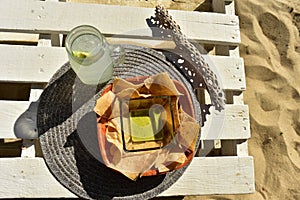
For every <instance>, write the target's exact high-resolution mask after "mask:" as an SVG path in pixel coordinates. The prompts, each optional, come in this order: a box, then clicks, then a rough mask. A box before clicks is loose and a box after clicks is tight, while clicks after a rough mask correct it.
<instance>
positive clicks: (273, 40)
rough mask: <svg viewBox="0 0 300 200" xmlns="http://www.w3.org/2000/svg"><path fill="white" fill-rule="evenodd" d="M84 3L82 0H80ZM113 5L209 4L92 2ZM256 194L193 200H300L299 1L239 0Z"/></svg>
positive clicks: (202, 6) (203, 6) (184, 3)
mask: <svg viewBox="0 0 300 200" xmlns="http://www.w3.org/2000/svg"><path fill="white" fill-rule="evenodd" d="M80 1H83V0H80ZM96 1H97V2H100V3H107V4H115V5H134V6H143V7H154V6H155V5H157V4H158V3H161V4H163V5H164V6H165V7H167V8H169V9H183V10H201V11H203V10H204V11H210V10H211V7H210V4H211V1H209V0H206V1H199V0H192V1H188V0H180V1H177V0H173V1H171V0H161V1H150V0H149V1H147V0H140V1H132V0H131V1H125V0H115V1H114V0H111V1H108V0H106V1H105V0H94V1H89V2H96ZM236 13H237V15H238V16H239V18H240V27H241V39H242V43H241V45H240V54H241V57H243V58H244V61H245V69H246V77H247V89H246V92H245V93H244V100H245V104H248V105H249V108H250V120H251V121H250V123H251V134H252V137H251V139H250V140H249V154H250V155H252V156H253V157H254V162H255V184H256V192H255V193H254V194H247V195H214V196H194V197H184V199H186V200H195V199H248V200H252V199H253V200H254V199H255V200H260V199H272V200H273V199H275V200H276V199H280V200H281V199H300V78H299V77H300V37H299V35H300V1H299V0H294V1H292V0H272V1H270V0H268V1H262V0H247V1H246V0H238V1H236Z"/></svg>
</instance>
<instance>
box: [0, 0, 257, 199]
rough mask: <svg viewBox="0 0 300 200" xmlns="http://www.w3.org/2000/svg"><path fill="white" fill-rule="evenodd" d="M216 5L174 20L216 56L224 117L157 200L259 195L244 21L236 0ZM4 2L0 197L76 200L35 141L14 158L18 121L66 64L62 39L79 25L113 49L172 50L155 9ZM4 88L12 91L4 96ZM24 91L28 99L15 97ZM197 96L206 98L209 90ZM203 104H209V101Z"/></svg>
mask: <svg viewBox="0 0 300 200" xmlns="http://www.w3.org/2000/svg"><path fill="white" fill-rule="evenodd" d="M212 2H213V3H212V5H213V9H214V12H192V11H175V10H170V11H169V13H170V14H171V15H172V16H173V17H174V19H175V21H176V22H177V23H178V24H179V25H180V26H181V28H182V32H183V33H185V34H186V35H187V36H188V37H189V38H190V39H193V40H195V41H197V42H198V43H199V44H201V45H204V46H205V45H208V46H210V47H212V49H214V53H212V54H207V55H204V56H205V57H206V58H207V59H209V60H211V61H212V62H213V63H214V66H215V67H216V70H217V72H216V73H217V74H218V75H219V77H220V79H221V82H222V84H223V87H224V89H225V91H226V95H227V104H226V106H225V112H223V113H219V112H218V111H215V110H213V109H211V110H210V112H211V115H208V116H207V121H206V122H205V124H204V127H203V128H202V135H201V147H200V148H202V149H201V150H200V151H199V152H200V153H199V154H198V155H197V157H195V158H194V160H193V161H192V163H191V165H190V166H189V167H188V169H187V170H186V172H185V173H184V174H183V176H182V177H181V178H180V179H179V180H178V181H177V182H176V183H175V184H174V185H173V186H171V187H170V188H169V189H168V190H166V191H165V192H163V193H162V194H161V195H160V196H178V195H204V194H205V195H207V194H243V193H253V192H254V171H253V168H254V166H253V158H252V157H251V156H249V155H248V149H247V140H248V139H249V138H250V122H249V111H248V106H247V105H244V102H243V91H245V89H246V83H245V72H244V66H243V59H242V58H240V57H239V49H238V45H239V43H240V32H239V20H238V17H237V16H236V15H235V13H234V1H228V0H213V1H212ZM0 3H1V6H0V57H1V62H0V65H1V73H0V87H1V88H2V89H1V93H2V94H1V100H0V109H1V112H0V124H1V125H0V138H1V140H0V141H1V142H0V147H1V148H0V150H2V151H5V150H6V152H7V154H3V153H1V154H0V155H1V157H0V184H1V190H0V198H13V197H25V198H26V197H39V198H42V197H54V198H60V197H75V195H74V194H73V193H71V192H70V191H69V190H67V189H65V188H64V187H63V186H62V185H60V183H59V182H58V181H57V180H56V179H55V178H54V177H53V176H52V175H51V173H50V172H49V170H48V168H47V167H46V164H45V162H44V160H43V158H42V155H41V153H40V152H39V151H38V149H39V148H38V146H39V145H38V144H39V142H38V140H22V141H17V142H14V143H17V144H19V145H15V148H16V150H15V151H13V150H12V148H13V147H12V146H11V145H10V144H12V143H11V141H15V139H16V136H15V134H14V124H15V122H16V120H17V118H18V117H19V116H20V115H21V114H22V113H23V112H24V111H26V109H28V108H29V106H30V105H31V104H32V103H33V102H35V101H37V100H38V98H39V95H40V94H41V92H42V90H43V87H44V86H45V84H46V83H47V82H48V81H49V79H50V78H51V77H52V75H53V74H54V73H55V72H56V71H57V70H58V68H59V67H60V66H62V65H63V64H64V63H65V62H67V60H68V58H67V53H66V51H65V48H64V47H63V38H64V35H65V34H67V33H68V31H69V30H70V29H71V28H73V27H75V26H77V25H80V24H90V25H93V26H95V27H97V28H98V29H99V30H101V31H102V32H103V33H104V34H105V35H106V36H107V38H108V41H109V42H111V43H131V44H138V45H141V44H142V45H144V46H147V47H152V48H157V49H159V48H171V47H172V45H171V44H170V42H168V41H163V40H155V39H153V38H152V37H151V36H152V33H151V30H150V29H149V27H148V26H147V24H146V22H145V19H146V18H149V17H150V16H152V15H153V14H154V9H152V8H151V9H149V8H134V7H127V6H109V5H100V4H97V5H92V4H80V3H66V2H56V1H36V0H27V1H19V0H2V1H1V2H0ZM100 13H101V14H100ZM82 16H84V17H82ZM95 16H96V17H95ZM128 30H134V31H128ZM7 86H9V87H10V88H11V89H7V90H5V89H3V88H4V87H7ZM20 92H23V93H24V94H25V99H18V98H15V97H13V96H12V95H11V94H13V93H20ZM199 93H200V94H202V96H203V95H204V96H205V95H206V96H207V92H206V91H199ZM200 102H201V103H202V104H209V103H210V102H209V98H202V100H201V101H200ZM212 116H214V117H217V118H218V117H219V118H222V119H223V124H221V125H220V128H219V129H218V130H214V129H213V126H215V124H214V122H213V120H212ZM20 142H22V145H20ZM21 146H23V147H22V148H21ZM12 152H13V153H12ZM7 156H8V157H7ZM191 185H192V186H193V187H191Z"/></svg>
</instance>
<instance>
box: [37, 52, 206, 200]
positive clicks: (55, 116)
mask: <svg viewBox="0 0 300 200" xmlns="http://www.w3.org/2000/svg"><path fill="white" fill-rule="evenodd" d="M124 49H125V52H126V54H125V61H124V63H123V64H121V65H119V66H117V67H115V68H114V76H118V77H120V78H129V77H135V76H151V75H154V74H158V73H161V72H168V74H169V75H170V77H171V78H172V79H175V80H178V81H180V82H181V83H182V84H183V85H184V86H185V87H186V88H187V90H188V91H189V93H190V96H191V99H192V103H193V106H194V112H195V116H196V120H197V121H198V122H199V123H201V110H200V106H199V103H198V101H197V99H196V96H195V94H194V91H193V89H192V87H191V85H190V84H189V82H188V81H187V80H186V79H185V78H184V76H182V75H181V74H180V73H179V72H178V71H177V70H176V69H175V68H174V67H173V66H172V65H171V64H170V63H169V62H167V61H166V60H165V58H164V56H163V55H161V54H160V53H158V52H157V51H154V50H152V49H148V48H142V47H136V46H124ZM114 56H117V55H114ZM105 86H106V84H103V85H100V86H88V85H85V84H83V83H82V82H81V81H80V80H79V79H78V78H77V77H76V74H75V73H74V71H73V70H72V69H71V68H70V65H69V63H66V64H65V65H63V66H62V67H61V68H60V69H59V70H58V71H57V72H56V73H55V75H54V76H53V77H52V79H51V80H50V82H49V83H48V85H47V87H46V88H45V90H44V92H43V93H42V95H41V97H40V100H39V107H38V118H37V126H38V132H39V136H40V142H41V148H42V151H43V155H44V159H45V161H46V164H47V166H48V168H49V170H50V172H51V173H52V174H53V175H54V177H56V179H57V180H58V181H59V182H60V183H61V184H62V185H64V186H65V187H66V188H67V189H69V190H70V191H71V192H73V193H74V194H76V195H78V196H79V197H82V198H92V199H149V198H152V197H155V196H157V195H158V194H160V193H161V192H163V191H164V190H166V189H167V188H169V187H170V186H171V185H172V184H173V183H175V182H176V181H177V180H178V178H179V177H180V176H181V175H182V174H183V172H184V171H185V169H186V167H187V166H186V167H184V168H181V169H179V170H176V171H173V172H169V173H167V174H164V175H158V176H150V177H142V178H140V179H138V180H137V181H132V180H130V179H128V178H127V177H125V176H123V175H122V174H120V173H118V172H115V171H113V170H111V169H109V168H108V167H106V166H105V165H104V164H103V162H101V156H100V152H99V145H98V141H97V127H96V115H95V114H94V113H93V108H94V105H95V102H96V100H97V98H98V97H99V95H100V93H101V91H102V89H103V88H104V87H105ZM87 130H88V131H87ZM199 141H200V134H199V137H198V140H197V145H196V147H197V148H198V145H199ZM191 187H192V186H191Z"/></svg>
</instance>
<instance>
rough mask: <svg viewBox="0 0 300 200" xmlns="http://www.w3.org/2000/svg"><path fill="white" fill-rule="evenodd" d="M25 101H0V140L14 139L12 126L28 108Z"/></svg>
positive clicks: (27, 103)
mask: <svg viewBox="0 0 300 200" xmlns="http://www.w3.org/2000/svg"><path fill="white" fill-rule="evenodd" d="M29 104H30V103H29V102H27V101H0V110H1V112H0V123H1V124H0V138H15V137H16V136H15V134H14V124H15V122H16V120H17V119H18V118H19V116H20V115H21V114H22V113H23V112H25V111H26V110H27V109H28V107H29Z"/></svg>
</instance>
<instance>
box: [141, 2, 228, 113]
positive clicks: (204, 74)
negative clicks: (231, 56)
mask: <svg viewBox="0 0 300 200" xmlns="http://www.w3.org/2000/svg"><path fill="white" fill-rule="evenodd" d="M147 23H148V25H149V26H150V28H151V29H152V31H153V35H154V36H158V37H161V38H166V37H167V38H171V39H172V40H173V41H174V42H175V44H176V48H175V49H174V51H175V52H177V54H178V55H176V54H170V53H167V56H166V57H167V58H168V59H169V60H171V61H172V62H173V64H174V65H175V66H176V67H177V69H178V70H179V71H180V72H181V73H182V74H183V75H184V76H185V77H186V78H187V80H188V81H189V82H190V83H191V85H192V87H193V88H194V89H197V88H204V87H205V86H206V88H207V90H208V92H209V95H210V98H211V102H212V105H213V106H215V109H216V110H218V111H221V110H223V109H224V106H225V100H226V99H225V94H224V91H223V90H222V89H221V87H220V84H219V82H218V78H217V76H216V74H215V73H214V72H213V71H212V69H211V66H210V65H209V64H208V63H207V61H206V60H205V58H204V57H203V56H202V55H201V53H200V51H199V50H198V49H197V48H196V46H195V45H194V44H192V43H191V42H190V41H189V40H188V39H187V37H186V36H185V35H184V34H182V32H181V29H180V26H179V25H178V24H177V23H176V22H175V21H174V20H173V19H172V16H170V15H169V13H168V11H167V10H166V9H165V8H163V7H162V6H157V7H156V9H155V16H151V17H150V19H147ZM204 84H205V85H204Z"/></svg>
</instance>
